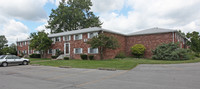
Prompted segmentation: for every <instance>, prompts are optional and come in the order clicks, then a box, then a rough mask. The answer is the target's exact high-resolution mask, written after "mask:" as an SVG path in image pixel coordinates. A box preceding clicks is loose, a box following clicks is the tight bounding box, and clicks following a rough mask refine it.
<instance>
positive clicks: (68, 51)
mask: <svg viewBox="0 0 200 89" xmlns="http://www.w3.org/2000/svg"><path fill="white" fill-rule="evenodd" d="M64 49H65V50H64V52H65V53H64V54H65V55H69V54H70V43H65V45H64Z"/></svg>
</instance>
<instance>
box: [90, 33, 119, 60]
mask: <svg viewBox="0 0 200 89" xmlns="http://www.w3.org/2000/svg"><path fill="white" fill-rule="evenodd" d="M87 43H88V44H90V46H91V47H92V48H99V50H100V54H101V59H103V51H104V50H105V49H116V48H118V47H119V44H118V41H117V39H116V38H115V37H114V36H106V35H104V34H99V35H98V36H96V37H93V38H92V39H91V40H90V41H88V42H87Z"/></svg>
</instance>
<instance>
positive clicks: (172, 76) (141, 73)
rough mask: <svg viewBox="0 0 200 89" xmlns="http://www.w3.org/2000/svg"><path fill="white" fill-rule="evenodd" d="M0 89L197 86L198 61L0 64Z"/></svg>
mask: <svg viewBox="0 0 200 89" xmlns="http://www.w3.org/2000/svg"><path fill="white" fill-rule="evenodd" d="M0 89H200V63H191V64H165V65H160V64H157V65H146V64H145V65H139V66H137V67H136V68H134V69H132V70H129V71H127V70H117V71H105V70H97V69H77V68H57V67H49V66H31V65H28V66H9V67H0Z"/></svg>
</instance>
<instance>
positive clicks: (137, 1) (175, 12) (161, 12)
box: [93, 0, 200, 33]
mask: <svg viewBox="0 0 200 89" xmlns="http://www.w3.org/2000/svg"><path fill="white" fill-rule="evenodd" d="M94 1H96V0H94ZM120 1H121V2H125V4H122V5H124V6H119V7H118V8H113V9H112V8H109V5H107V4H105V5H103V4H104V3H105V2H98V1H97V2H95V3H98V4H99V5H102V6H101V7H100V6H98V5H97V6H95V4H94V7H93V8H95V9H93V10H94V11H96V12H100V11H103V13H100V14H99V15H100V19H101V21H103V22H104V24H103V28H108V29H111V30H112V29H113V30H118V31H121V32H127V33H128V32H130V31H133V32H134V31H138V30H143V29H147V28H152V27H162V28H174V29H181V30H183V31H184V32H188V31H191V30H192V31H200V30H199V27H200V23H199V21H197V20H199V19H200V10H199V9H200V7H199V6H200V0H189V1H188V0H174V1H171V0H120ZM118 2H119V1H113V2H112V3H109V2H108V3H109V4H110V5H111V6H112V4H115V3H118ZM106 3H107V2H106ZM128 6H129V7H130V8H131V10H130V11H128V15H127V16H126V15H123V14H120V13H118V12H113V11H115V10H121V8H122V7H128Z"/></svg>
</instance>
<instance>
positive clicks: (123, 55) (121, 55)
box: [115, 52, 126, 58]
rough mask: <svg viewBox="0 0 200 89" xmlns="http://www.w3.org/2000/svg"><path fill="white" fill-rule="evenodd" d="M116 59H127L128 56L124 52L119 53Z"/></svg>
mask: <svg viewBox="0 0 200 89" xmlns="http://www.w3.org/2000/svg"><path fill="white" fill-rule="evenodd" d="M115 58H126V55H125V53H124V52H119V53H118V54H117V55H116V56H115Z"/></svg>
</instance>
